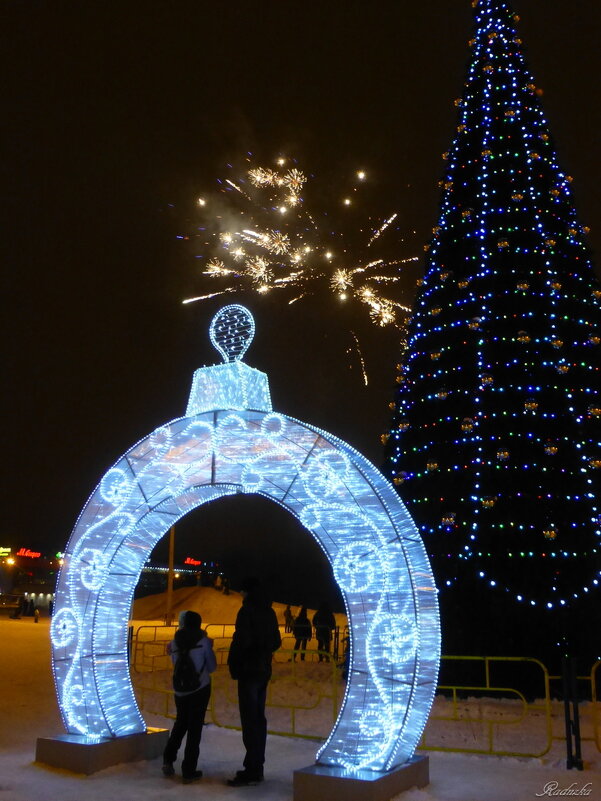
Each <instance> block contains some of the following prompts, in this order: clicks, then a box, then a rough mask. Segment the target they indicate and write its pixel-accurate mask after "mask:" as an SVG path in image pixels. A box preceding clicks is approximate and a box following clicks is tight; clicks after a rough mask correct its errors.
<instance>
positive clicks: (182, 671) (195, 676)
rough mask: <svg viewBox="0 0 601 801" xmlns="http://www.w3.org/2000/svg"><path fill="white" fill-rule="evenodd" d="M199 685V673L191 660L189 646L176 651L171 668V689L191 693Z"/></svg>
mask: <svg viewBox="0 0 601 801" xmlns="http://www.w3.org/2000/svg"><path fill="white" fill-rule="evenodd" d="M199 687H200V675H199V673H198V671H197V670H196V665H195V664H194V662H193V661H192V657H191V656H190V649H189V648H182V649H181V651H178V656H177V659H176V660H175V667H174V668H173V689H174V690H175V692H177V693H192V692H194V691H195V690H198V688H199Z"/></svg>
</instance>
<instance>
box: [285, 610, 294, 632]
mask: <svg viewBox="0 0 601 801" xmlns="http://www.w3.org/2000/svg"><path fill="white" fill-rule="evenodd" d="M293 625H294V615H293V614H292V609H291V608H290V604H288V606H287V607H286V608H285V609H284V632H285V633H286V634H290V633H291V632H292V626H293Z"/></svg>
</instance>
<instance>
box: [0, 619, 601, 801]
mask: <svg viewBox="0 0 601 801" xmlns="http://www.w3.org/2000/svg"><path fill="white" fill-rule="evenodd" d="M48 623H49V621H48V619H47V618H42V619H41V620H40V623H39V624H35V623H34V621H33V619H32V618H24V619H22V620H8V619H6V618H0V642H1V643H2V650H1V654H0V686H1V687H2V704H1V706H0V801H59V799H60V800H63V799H64V801H88V799H89V800H90V801H106V799H108V798H110V799H114V801H147V799H148V798H152V799H154V800H156V801H163V799H169V801H178V799H184V798H186V799H189V798H190V796H191V795H196V794H197V795H198V796H202V797H204V798H210V799H222V798H223V799H225V798H227V799H232V801H235V799H238V798H248V797H249V796H251V795H252V797H253V798H255V799H261V801H263V799H265V801H289V800H290V799H292V774H293V771H294V770H295V769H297V768H301V767H304V766H306V765H310V764H312V762H313V761H314V755H315V750H316V744H315V743H314V742H311V741H307V740H302V739H296V738H289V737H276V736H271V735H270V736H269V740H268V746H267V764H266V781H265V782H264V784H262V785H260V786H259V787H255V788H235V789H234V788H230V787H227V786H226V785H225V783H224V782H225V779H227V778H228V777H229V776H231V775H232V774H233V773H234V771H235V770H237V769H238V768H239V767H241V762H242V757H243V753H244V751H243V747H242V742H241V738H240V734H239V732H238V731H234V730H231V729H223V728H219V727H217V726H214V725H209V726H207V727H206V728H205V732H204V734H203V741H202V744H201V756H200V767H202V769H203V770H204V772H205V777H204V778H203V780H202V782H200V783H199V784H198V785H194V786H184V785H182V784H181V783H180V782H179V781H177V780H172V779H165V778H164V777H163V776H162V775H161V772H160V765H161V761H160V760H154V761H149V762H138V763H134V764H124V765H118V766H116V767H113V768H108V769H107V770H103V771H100V772H99V773H96V774H94V775H92V776H87V777H84V776H79V775H74V774H71V773H68V772H66V771H62V770H56V769H51V768H47V767H44V766H42V765H39V764H36V763H35V762H34V759H35V743H36V738H37V737H39V736H44V737H52V736H54V735H57V734H60V733H62V731H63V728H62V723H61V721H60V717H59V712H58V707H57V704H56V697H55V692H54V685H53V682H52V676H51V670H50V643H49V631H48V629H49V625H48ZM315 667H318V666H315ZM468 703H469V702H468ZM475 703H476V704H477V707H476V709H477V710H479V711H480V712H481V713H482V714H484V715H490V714H491V713H494V714H496V715H500V716H503V715H505V716H508V715H509V716H511V715H512V714H513V713H512V711H511V708H510V707H509V708H505V707H504V706H503V702H500V701H494V700H493V701H491V700H489V701H486V700H483V699H480V700H479V701H478V702H475ZM437 704H438V710H437V712H440V711H444V709H445V708H446V705H448V702H447V701H444V700H443V699H439V700H438V701H437ZM480 712H479V713H480ZM145 717H146V721H147V723H148V725H150V726H157V727H164V728H168V727H169V726H170V725H171V724H170V721H169V720H168V719H166V718H163V717H161V716H159V715H153V714H148V713H145ZM473 720H474V716H473V715H471V722H470V723H469V726H468V729H469V737H470V738H472V739H473V735H474V731H475V730H476V729H475V728H474V726H475V724H474V722H473ZM539 723H540V722H539ZM436 725H437V727H438V728H437V730H436V731H437V736H440V737H442V738H443V739H445V738H446V739H447V741H448V742H451V743H454V744H458V742H459V741H460V740H461V739H462V738H457V735H456V734H455V729H454V728H453V726H454V725H455V726H456V725H457V724H448V726H446V725H445V724H444V723H443V722H438V723H437V724H436ZM532 726H534V727H535V728H536V732H537V734H536V736H537V737H538V736H539V732H540V725H537V723H536V721H535V720H534V721H533V723H532ZM508 731H509V729H508ZM533 731H534V729H533V730H532V731H529V728H528V724H525V726H524V727H522V729H521V730H520V732H519V733H518V734H516V735H515V741H516V742H519V745H520V747H521V748H522V747H523V746H524V745H527V744H528V742H529V738H531V737H532V732H533ZM453 738H457V739H455V740H454V739H453ZM584 758H585V765H586V769H585V770H584V771H583V772H579V771H575V770H572V771H568V770H566V769H565V753H564V745H563V743H561V742H556V743H554V745H553V747H552V749H551V751H550V752H549V753H548V754H547V755H546V756H544V757H542V758H539V759H517V758H509V757H505V758H503V757H494V756H475V755H468V754H455V753H440V752H431V754H430V777H431V783H430V785H429V786H428V787H427V788H424V789H423V790H417V789H413V790H409V791H407V792H405V793H402V794H401V795H400V796H398V799H399V801H526V799H535V798H536V797H543V798H544V797H558V796H560V794H561V796H562V797H566V796H568V791H571V795H572V796H573V795H574V794H575V791H581V792H580V795H581V796H582V797H587V798H590V799H594V800H595V801H601V754H599V753H598V752H597V751H596V749H595V748H594V745H593V744H592V743H585V744H584ZM562 790H564V791H565V792H563V793H561V791H562ZM332 801H339V800H338V799H332ZM340 801H344V799H340Z"/></svg>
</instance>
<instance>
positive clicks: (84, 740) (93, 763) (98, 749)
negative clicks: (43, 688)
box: [35, 728, 169, 776]
mask: <svg viewBox="0 0 601 801" xmlns="http://www.w3.org/2000/svg"><path fill="white" fill-rule="evenodd" d="M168 738H169V732H168V730H167V729H151V728H148V729H147V730H146V732H143V733H141V734H128V735H127V736H125V737H111V738H106V739H102V740H96V739H90V738H88V737H85V736H84V735H80V734H61V735H59V736H58V737H39V738H38V741H37V743H36V749H35V759H36V762H42V763H43V764H45V765H50V766H51V767H53V768H63V769H64V770H70V771H73V773H85V774H86V775H88V776H89V775H90V774H91V773H96V771H98V770H104V768H110V767H112V766H113V765H118V764H119V763H121V762H139V761H140V760H142V759H156V758H157V757H159V756H161V755H162V753H163V751H164V750H165V746H166V744H167V739H168Z"/></svg>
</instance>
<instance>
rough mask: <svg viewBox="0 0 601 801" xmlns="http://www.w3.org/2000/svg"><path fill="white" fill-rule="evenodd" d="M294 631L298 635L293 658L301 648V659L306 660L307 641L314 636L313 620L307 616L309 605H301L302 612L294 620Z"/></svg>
mask: <svg viewBox="0 0 601 801" xmlns="http://www.w3.org/2000/svg"><path fill="white" fill-rule="evenodd" d="M292 633H293V634H294V636H295V637H296V642H295V643H294V654H293V655H292V660H293V661H294V660H295V659H296V654H297V652H298V650H299V649H301V652H300V658H301V661H302V662H304V661H305V651H306V649H307V643H308V642H309V640H311V639H312V638H313V629H312V628H311V621H310V620H309V618H308V617H307V607H306V606H303V607H301V610H300V612H299V613H298V616H297V618H296V620H295V621H294V626H293V627H292Z"/></svg>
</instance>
